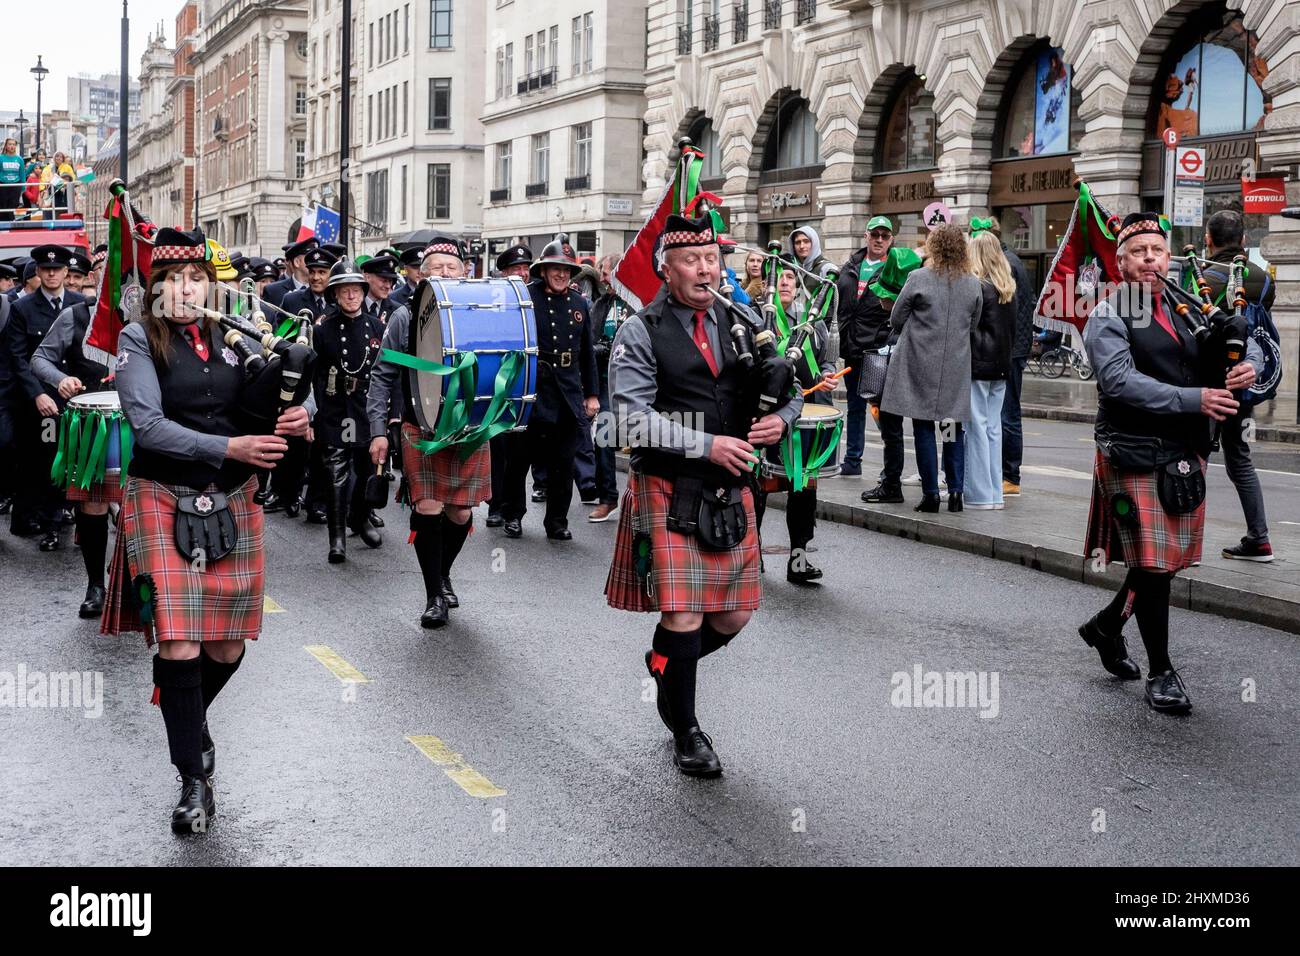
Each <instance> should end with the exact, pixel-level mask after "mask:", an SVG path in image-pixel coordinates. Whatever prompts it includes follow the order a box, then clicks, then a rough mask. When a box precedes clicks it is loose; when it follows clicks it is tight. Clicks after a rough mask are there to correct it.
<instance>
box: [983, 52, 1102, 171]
mask: <svg viewBox="0 0 1300 956" xmlns="http://www.w3.org/2000/svg"><path fill="white" fill-rule="evenodd" d="M1072 72H1073V71H1072V70H1071V69H1070V64H1069V63H1067V62H1066V61H1065V51H1063V50H1062V49H1061V48H1060V47H1053V46H1050V45H1049V44H1048V42H1047V41H1046V40H1044V41H1042V42H1040V43H1038V44H1037V45H1035V46H1034V47H1033V48H1031V49H1030V50H1029V52H1028V53H1026V54H1025V56H1024V57H1023V58H1022V59H1021V61H1020V63H1019V64H1018V65H1017V67H1016V70H1015V71H1014V72H1013V73H1012V80H1011V86H1010V92H1011V95H1010V97H1007V98H1005V99H1004V101H1003V102H1004V103H1005V104H1006V107H1005V109H1004V110H1003V112H1002V115H1001V116H1000V117H999V122H998V129H999V134H998V137H997V144H998V151H997V156H998V158H1000V159H1008V158H1012V157H1017V156H1046V155H1050V154H1052V153H1066V152H1069V151H1070V150H1074V149H1078V146H1079V137H1080V136H1081V135H1082V134H1083V123H1082V121H1081V120H1079V118H1078V117H1079V104H1080V102H1081V101H1082V97H1081V95H1080V94H1079V93H1078V91H1077V90H1075V89H1074V88H1073V86H1074V84H1073V76H1072V75H1071V74H1072Z"/></svg>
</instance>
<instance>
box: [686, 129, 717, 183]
mask: <svg viewBox="0 0 1300 956" xmlns="http://www.w3.org/2000/svg"><path fill="white" fill-rule="evenodd" d="M688 135H689V136H690V138H691V142H692V143H694V144H695V145H696V146H698V147H699V148H700V150H701V151H702V152H703V153H704V169H703V170H702V171H701V173H700V179H702V180H709V179H721V178H722V176H723V173H722V141H721V140H719V139H718V134H717V133H716V132H714V130H713V120H711V119H709V118H708V117H707V116H704V117H701V118H700V119H698V120H696V122H695V125H694V126H692V127H691V131H690V133H689V134H688Z"/></svg>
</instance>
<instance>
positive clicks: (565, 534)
mask: <svg viewBox="0 0 1300 956" xmlns="http://www.w3.org/2000/svg"><path fill="white" fill-rule="evenodd" d="M546 537H548V538H550V539H551V540H552V541H572V540H573V532H572V531H570V530H569V529H568V528H553V529H551V530H549V531H547V532H546Z"/></svg>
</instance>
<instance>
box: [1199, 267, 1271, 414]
mask: <svg viewBox="0 0 1300 956" xmlns="http://www.w3.org/2000/svg"><path fill="white" fill-rule="evenodd" d="M1205 272H1206V275H1213V276H1214V278H1215V279H1217V280H1221V281H1222V282H1223V283H1224V287H1225V288H1226V287H1227V280H1228V277H1227V276H1226V275H1224V274H1223V273H1221V272H1219V271H1218V270H1217V269H1207V270H1205ZM1272 287H1273V277H1272V276H1271V275H1269V272H1268V270H1267V269H1265V270H1264V288H1263V290H1261V291H1260V294H1259V301H1258V302H1247V303H1246V307H1245V309H1243V310H1242V315H1244V316H1245V318H1246V335H1247V337H1248V338H1250V339H1254V340H1255V342H1256V343H1257V344H1258V345H1259V348H1260V351H1261V352H1263V353H1264V366H1263V368H1262V369H1260V372H1259V375H1258V376H1257V377H1256V378H1255V384H1254V385H1252V386H1251V387H1250V388H1248V389H1246V390H1245V391H1244V392H1242V394H1241V400H1242V403H1243V404H1245V405H1258V404H1260V403H1261V402H1267V401H1271V400H1272V399H1274V398H1276V397H1277V389H1278V386H1279V385H1281V384H1282V340H1281V337H1280V336H1279V335H1278V334H1277V326H1276V325H1275V324H1274V323H1273V316H1272V315H1270V314H1269V311H1268V309H1266V308H1264V305H1263V302H1264V299H1265V298H1266V297H1267V296H1268V290H1269V289H1271V288H1272ZM1247 344H1249V343H1247Z"/></svg>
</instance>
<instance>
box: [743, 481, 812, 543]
mask: <svg viewBox="0 0 1300 956" xmlns="http://www.w3.org/2000/svg"><path fill="white" fill-rule="evenodd" d="M765 514H767V494H766V492H761V491H760V492H759V493H758V495H757V496H756V497H755V499H754V516H755V517H756V518H757V519H758V530H759V531H760V532H761V531H762V530H763V516H764V515H765ZM816 527H817V489H816V488H815V487H812V486H811V485H810V486H809V487H807V488H805V489H804V490H803V491H792V492H789V493H788V494H787V495H786V496H785V529H786V531H787V532H788V533H789V535H790V554H791V557H793V556H794V555H795V553H796V552H799V551H804V550H806V549H807V547H808V543H809V542H810V541H812V539H813V533H814V532H815V530H816Z"/></svg>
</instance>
